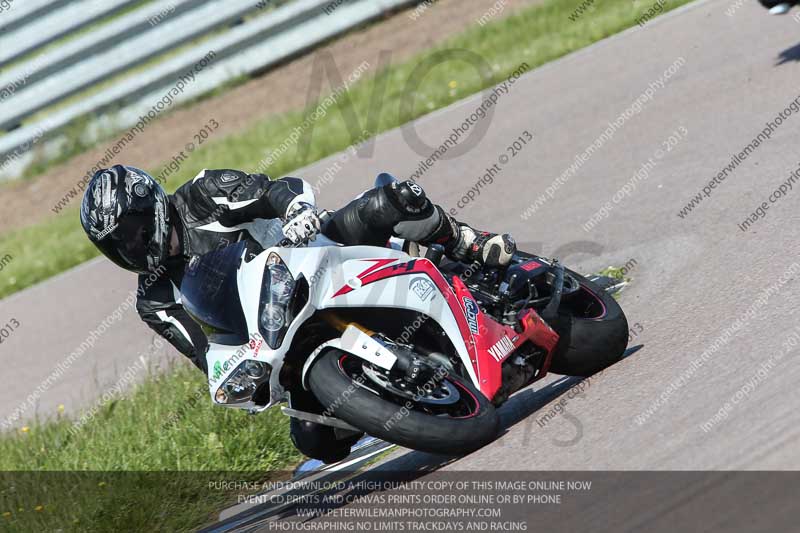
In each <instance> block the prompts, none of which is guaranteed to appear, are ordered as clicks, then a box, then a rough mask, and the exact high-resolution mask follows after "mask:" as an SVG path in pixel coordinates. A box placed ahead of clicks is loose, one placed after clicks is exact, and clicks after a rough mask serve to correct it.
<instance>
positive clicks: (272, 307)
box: [258, 252, 304, 349]
mask: <svg viewBox="0 0 800 533" xmlns="http://www.w3.org/2000/svg"><path fill="white" fill-rule="evenodd" d="M303 285H304V284H303ZM299 286H300V284H298V283H297V281H296V280H295V279H294V278H293V277H292V273H291V272H289V269H288V268H287V267H286V265H285V264H284V263H283V261H282V260H281V257H280V256H279V255H278V254H276V253H274V252H273V253H271V254H269V257H267V267H266V268H265V269H264V278H263V280H262V286H261V301H260V302H259V304H258V326H259V330H260V331H261V335H262V336H263V337H264V340H265V341H266V342H267V345H268V346H269V347H270V348H272V349H277V348H278V347H279V346H280V345H281V343H282V342H283V337H284V335H286V330H288V329H289V325H290V324H291V323H292V320H294V316H295V313H296V311H297V310H298V306H297V305H296V304H295V303H294V302H295V297H296V296H297V289H298V287H299Z"/></svg>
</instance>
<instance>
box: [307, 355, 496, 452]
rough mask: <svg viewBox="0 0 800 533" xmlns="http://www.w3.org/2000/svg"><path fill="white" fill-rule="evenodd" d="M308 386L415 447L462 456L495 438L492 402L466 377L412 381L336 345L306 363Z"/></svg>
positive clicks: (373, 429)
mask: <svg viewBox="0 0 800 533" xmlns="http://www.w3.org/2000/svg"><path fill="white" fill-rule="evenodd" d="M308 382H309V385H310V387H311V391H312V392H313V393H314V395H315V396H316V397H317V399H318V400H319V402H320V403H321V404H322V405H323V407H324V408H325V409H326V410H327V411H328V412H331V413H333V414H334V415H335V416H337V417H338V418H341V419H342V420H344V421H345V422H347V423H349V424H351V425H353V426H355V427H357V428H359V429H361V430H362V431H365V432H367V433H369V434H370V435H373V436H375V437H379V438H381V439H384V440H386V441H389V442H393V443H395V444H399V445H401V446H405V447H407V448H412V449H415V450H420V451H425V452H431V453H441V454H448V455H462V454H465V453H469V452H472V451H474V450H476V449H478V448H480V447H482V446H484V445H486V444H488V443H489V442H491V441H492V440H494V439H495V437H496V436H497V434H498V432H499V418H498V416H497V412H496V411H495V409H494V406H492V404H491V403H490V402H489V401H488V400H487V399H486V397H485V396H484V395H483V394H481V392H480V391H478V390H476V389H475V387H474V386H473V385H472V383H470V382H469V381H467V380H465V379H462V378H460V377H459V376H456V375H453V374H450V373H446V372H441V373H439V372H437V373H436V374H435V375H434V376H433V377H432V378H430V379H428V380H427V381H426V382H425V383H423V384H422V385H418V386H411V385H410V384H408V383H404V382H402V381H401V380H397V379H395V378H393V377H392V376H391V375H390V374H389V373H388V372H386V371H385V370H383V369H380V368H378V367H375V366H373V365H371V364H370V363H369V362H366V361H364V360H363V359H360V358H358V357H355V356H353V355H351V354H349V353H347V352H344V351H341V350H334V349H331V350H328V351H327V352H326V353H325V354H323V355H322V356H321V357H320V358H319V360H317V361H316V362H315V363H314V366H312V367H311V370H310V372H309V376H308Z"/></svg>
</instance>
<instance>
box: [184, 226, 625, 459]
mask: <svg viewBox="0 0 800 533" xmlns="http://www.w3.org/2000/svg"><path fill="white" fill-rule="evenodd" d="M285 244H286V243H285V242H284V245H285ZM390 244H391V247H389V246H387V247H385V248H381V247H373V246H341V245H339V244H337V243H334V242H333V241H330V240H328V239H326V238H324V237H323V236H321V235H320V236H319V237H318V238H317V240H316V241H314V242H312V243H310V244H307V245H306V246H303V247H286V246H276V247H271V248H268V249H266V250H263V251H262V248H261V247H260V246H258V247H257V248H254V247H253V246H252V245H251V244H248V243H247V242H240V243H237V244H234V245H231V246H229V247H226V248H223V249H221V250H219V251H215V252H213V253H210V254H207V255H204V256H202V257H200V258H198V259H196V260H194V261H192V262H191V263H190V265H189V266H188V268H187V271H186V275H185V277H184V280H183V284H182V287H181V293H182V299H183V303H184V306H185V308H186V309H187V310H188V311H189V312H190V313H191V314H192V316H193V317H194V318H195V319H196V320H197V321H198V322H199V323H200V324H201V325H202V326H203V328H204V330H205V331H206V333H207V335H208V337H209V342H210V348H209V350H208V353H207V362H208V368H209V387H210V393H211V398H212V399H213V401H214V402H215V403H217V404H219V405H222V406H226V407H235V408H239V409H246V410H249V411H250V412H251V413H258V412H261V411H263V410H265V409H268V408H270V407H273V406H276V405H278V404H280V403H283V402H287V401H288V402H289V404H290V405H289V408H285V411H286V413H287V414H289V415H290V416H292V417H295V418H298V419H302V420H308V421H312V422H315V423H318V424H324V425H327V426H331V427H333V428H335V430H336V431H337V432H342V433H343V434H347V433H348V432H350V433H349V434H350V435H353V434H358V433H360V432H366V433H368V434H370V435H373V436H376V437H379V438H381V439H384V440H386V441H389V442H393V443H396V444H399V445H401V446H405V447H408V448H413V449H417V450H422V451H427V452H434V453H446V454H463V453H467V452H470V451H472V450H475V449H477V448H479V447H481V446H483V445H485V444H487V443H488V442H490V441H492V440H493V439H494V438H496V436H497V435H498V432H499V421H498V416H497V413H496V410H495V408H496V407H497V406H499V405H500V404H502V403H503V402H505V401H506V400H507V399H508V397H509V396H510V395H511V394H513V393H514V392H516V391H518V390H520V389H522V388H523V387H526V386H527V385H529V384H530V383H532V382H533V381H536V380H538V379H540V378H542V377H544V375H545V374H546V373H547V372H548V371H549V370H552V371H554V372H557V373H561V374H568V375H580V376H587V375H591V374H593V373H595V372H597V371H599V370H601V369H603V368H605V367H607V366H609V365H611V364H613V363H614V362H616V361H617V360H619V359H620V358H621V356H622V354H623V352H624V350H625V348H626V346H627V342H628V325H627V322H626V319H625V315H624V314H623V312H622V310H621V309H620V307H619V305H618V304H617V302H616V301H615V300H614V299H613V298H612V297H611V296H609V295H608V294H606V292H605V291H604V290H602V289H601V288H599V287H598V286H597V285H595V284H594V283H592V282H591V281H589V280H587V279H586V278H584V277H582V276H581V275H579V274H577V273H575V272H572V271H570V270H568V269H565V268H564V267H563V266H562V265H561V264H559V263H558V261H556V260H548V259H544V258H541V257H537V256H534V255H530V254H526V253H523V252H519V253H518V254H517V255H516V256H515V257H514V261H513V263H512V265H511V266H510V267H508V268H505V269H487V268H483V267H480V266H479V265H466V264H462V263H457V262H446V263H445V262H443V260H442V249H441V247H439V246H432V247H430V248H429V249H428V251H427V254H426V257H419V256H417V255H416V254H415V253H414V250H417V251H418V247H417V246H416V245H415V244H414V243H404V242H392V243H390ZM303 394H312V395H313V396H314V397H315V398H316V400H317V401H318V403H319V404H321V405H322V406H323V407H324V410H323V411H322V412H307V411H302V410H300V409H295V408H294V407H295V406H294V405H293V402H292V397H293V396H295V395H303Z"/></svg>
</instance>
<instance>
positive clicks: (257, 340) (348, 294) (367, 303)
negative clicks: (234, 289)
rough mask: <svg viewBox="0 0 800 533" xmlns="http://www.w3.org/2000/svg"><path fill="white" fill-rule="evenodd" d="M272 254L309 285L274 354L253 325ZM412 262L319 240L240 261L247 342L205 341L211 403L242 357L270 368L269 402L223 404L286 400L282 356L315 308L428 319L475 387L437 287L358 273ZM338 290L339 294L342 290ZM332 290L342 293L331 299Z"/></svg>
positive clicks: (422, 279) (415, 276)
mask: <svg viewBox="0 0 800 533" xmlns="http://www.w3.org/2000/svg"><path fill="white" fill-rule="evenodd" d="M273 252H274V253H277V254H279V255H280V257H281V259H282V260H283V262H284V264H285V265H286V266H287V267H288V269H289V271H290V272H291V274H292V276H293V277H294V278H295V279H298V278H299V277H301V276H302V277H304V278H305V279H306V280H307V281H308V284H309V300H308V303H307V304H306V305H305V306H304V307H303V309H302V310H301V311H300V313H299V314H298V316H296V317H295V318H294V320H293V321H292V323H291V324H290V326H289V329H288V331H287V333H286V335H285V337H284V339H283V343H282V345H281V346H280V347H279V348H278V349H275V350H273V349H271V348H270V347H269V346H268V345H267V343H266V341H264V340H263V339H262V337H261V335H260V333H259V327H258V307H259V298H260V294H261V281H262V278H263V274H264V269H265V267H266V261H267V258H268V257H269V255H270V254H271V253H273ZM412 259H414V258H412V257H410V256H408V255H407V254H405V253H403V252H401V251H398V250H393V249H389V248H379V247H373V246H347V247H343V246H339V245H335V244H334V243H332V242H331V241H328V240H327V239H325V238H324V237H320V238H318V239H317V241H315V242H314V243H311V245H309V246H308V247H305V248H270V249H268V250H266V251H265V252H263V253H261V254H259V255H258V256H257V257H256V258H255V259H253V260H252V261H250V262H249V263H245V262H244V261H242V264H241V266H240V268H239V272H238V275H237V281H238V288H239V296H240V300H241V303H242V308H243V311H244V315H245V318H246V321H247V325H248V329H249V331H250V332H251V333H250V339H251V340H250V342H249V343H248V344H245V345H242V346H238V347H232V346H225V345H219V344H214V343H211V345H210V347H209V350H208V354H207V361H208V368H209V388H210V395H211V398H212V400H213V398H214V395H215V393H216V391H217V389H218V388H219V386H220V385H221V384H222V383H223V382H224V381H225V380H226V379H227V378H228V377H229V376H230V375H231V374H232V373H233V371H234V370H235V369H236V368H237V367H238V366H239V365H240V364H241V363H243V362H244V361H246V360H247V359H255V360H258V361H262V362H265V363H268V364H269V365H270V366H271V367H272V374H271V378H270V401H269V404H268V405H266V406H263V407H260V406H256V405H255V404H254V403H252V402H247V403H240V404H223V405H226V406H230V407H237V408H245V409H251V410H263V409H266V408H269V407H271V406H273V405H275V404H276V403H278V402H281V401H284V400H287V399H288V395H287V392H286V391H285V390H284V388H283V387H282V386H281V385H280V384H279V382H278V380H279V376H280V373H281V369H282V366H283V360H284V357H285V355H286V352H287V351H288V349H289V347H290V346H291V343H292V339H293V338H294V335H295V333H296V332H297V330H298V329H299V327H300V326H301V325H302V324H303V323H304V322H305V321H306V320H308V319H309V317H311V316H312V315H313V314H314V313H315V312H316V311H317V310H321V309H336V308H345V307H368V308H375V307H383V308H402V309H410V310H414V311H417V312H420V313H423V314H425V315H427V316H429V317H431V319H433V320H435V321H436V322H438V323H439V325H440V326H441V328H442V329H443V330H444V332H445V333H446V334H447V336H448V337H449V338H450V340H451V341H452V342H453V344H454V346H455V347H456V350H457V351H458V353H459V355H460V356H461V358H462V360H463V361H464V367H465V368H466V369H467V370H468V371H469V373H470V377H471V378H472V380H473V382H474V383H477V377H476V376H475V375H474V371H473V369H472V365H471V364H470V361H469V353H468V350H467V346H466V345H465V343H464V341H463V339H462V336H461V333H460V330H459V328H458V323H457V322H456V318H455V316H454V315H453V312H452V311H451V309H450V307H449V306H448V305H447V302H446V301H445V298H444V297H443V296H442V294H441V293H440V292H439V289H438V288H437V287H436V285H435V284H434V283H433V281H431V280H430V278H429V277H428V276H427V275H425V274H422V273H416V272H414V273H410V274H404V275H397V276H393V277H388V278H385V279H381V280H378V281H375V282H374V283H369V284H367V285H363V286H362V283H361V281H360V279H359V275H361V276H362V277H363V275H364V274H363V273H364V272H365V271H366V270H368V269H370V268H372V269H374V270H379V269H381V268H391V267H392V266H394V265H400V264H404V263H406V262H408V261H411V260H412ZM378 260H383V261H378ZM347 287H349V289H347ZM343 288H344V290H342V289H343ZM338 292H343V293H342V294H339V295H337V296H334V295H336V294H337V293H338ZM356 335H357V333H356V332H353V333H351V336H353V337H354V338H355V336H356ZM345 336H346V334H345V335H343V338H342V340H344V337H345ZM343 344H344V343H343ZM308 355H309V356H311V355H312V354H308ZM356 355H358V354H356ZM226 363H227V364H226ZM308 366H309V365H307V367H308ZM215 368H218V369H221V372H220V373H219V375H215V372H214V369H215ZM306 369H307V368H306ZM214 378H216V379H214Z"/></svg>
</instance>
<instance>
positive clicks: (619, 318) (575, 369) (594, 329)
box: [550, 270, 628, 377]
mask: <svg viewBox="0 0 800 533" xmlns="http://www.w3.org/2000/svg"><path fill="white" fill-rule="evenodd" d="M567 272H569V274H570V275H571V276H573V277H574V278H576V279H577V280H578V281H579V282H580V284H581V290H580V291H578V292H576V293H575V294H572V295H570V296H569V297H568V298H565V300H564V301H563V302H562V305H561V308H560V309H559V315H558V318H557V319H556V321H555V323H554V324H553V329H555V330H556V332H557V333H558V334H559V336H560V339H559V341H558V345H557V346H556V350H555V353H554V354H553V361H552V364H551V365H550V371H552V372H555V373H556V374H565V375H568V376H582V377H586V376H591V375H592V374H596V373H597V372H600V371H601V370H603V369H605V368H608V367H609V366H611V365H613V364H614V363H616V362H617V361H619V360H620V359H621V358H622V356H623V354H624V353H625V348H626V347H627V346H628V321H627V319H626V318H625V313H623V312H622V308H621V307H620V306H619V304H618V303H617V301H616V300H615V299H614V298H613V297H612V296H611V295H610V294H608V293H607V292H606V291H604V290H603V289H601V288H600V287H598V286H597V285H596V284H594V283H592V282H591V281H589V280H588V279H586V278H585V277H583V276H581V275H580V274H577V273H575V272H572V271H571V270H568V271H567Z"/></svg>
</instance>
